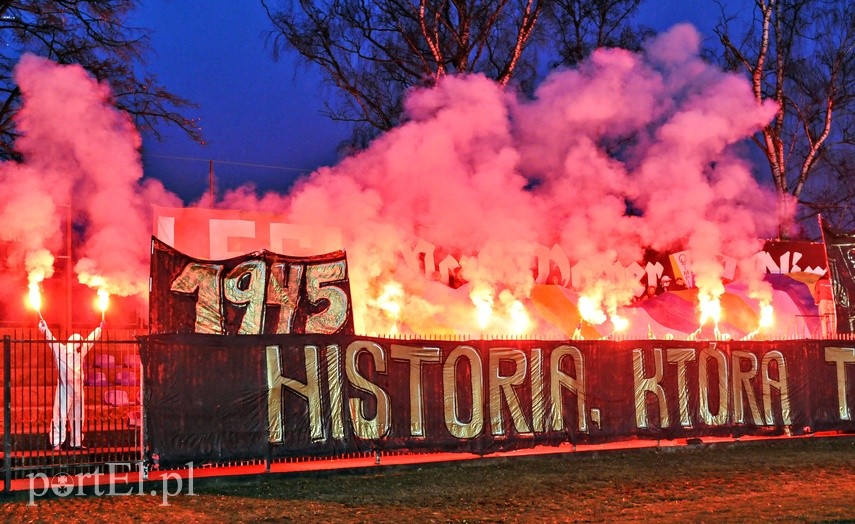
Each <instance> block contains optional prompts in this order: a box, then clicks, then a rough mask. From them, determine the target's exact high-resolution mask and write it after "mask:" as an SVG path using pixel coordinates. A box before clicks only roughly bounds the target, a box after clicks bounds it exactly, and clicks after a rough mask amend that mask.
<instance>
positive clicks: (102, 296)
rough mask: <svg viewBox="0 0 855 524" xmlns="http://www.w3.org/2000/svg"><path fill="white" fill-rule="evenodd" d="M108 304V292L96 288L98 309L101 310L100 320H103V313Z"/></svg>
mask: <svg viewBox="0 0 855 524" xmlns="http://www.w3.org/2000/svg"><path fill="white" fill-rule="evenodd" d="M109 305H110V294H109V293H108V292H107V290H106V289H103V288H102V289H99V290H98V309H100V310H101V321H102V322H103V321H104V314H105V313H106V312H107V307H108V306H109Z"/></svg>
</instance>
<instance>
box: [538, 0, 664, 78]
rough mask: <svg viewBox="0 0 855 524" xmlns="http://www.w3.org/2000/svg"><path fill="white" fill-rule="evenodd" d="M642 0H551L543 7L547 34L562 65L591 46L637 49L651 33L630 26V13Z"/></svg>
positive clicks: (578, 59) (578, 58)
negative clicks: (547, 25) (547, 28)
mask: <svg viewBox="0 0 855 524" xmlns="http://www.w3.org/2000/svg"><path fill="white" fill-rule="evenodd" d="M643 1H644V0H553V1H552V2H550V3H549V4H548V7H547V9H546V14H547V17H546V18H547V20H548V21H549V26H550V27H549V30H548V34H549V36H550V40H551V41H552V42H553V46H554V48H555V51H556V52H557V53H558V55H559V62H560V63H561V64H563V65H575V64H578V63H579V62H581V61H582V60H584V59H585V58H586V57H587V56H588V55H590V54H591V53H592V52H593V51H594V50H595V49H598V48H601V47H620V48H623V49H632V50H638V49H640V48H641V43H642V40H643V39H644V38H645V37H647V36H652V34H653V31H652V30H651V29H647V28H643V27H641V28H637V27H633V25H632V23H631V22H632V20H633V16H634V15H635V14H636V13H637V12H638V8H639V6H641V4H642V2H643Z"/></svg>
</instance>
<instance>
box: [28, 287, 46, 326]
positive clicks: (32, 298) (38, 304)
mask: <svg viewBox="0 0 855 524" xmlns="http://www.w3.org/2000/svg"><path fill="white" fill-rule="evenodd" d="M27 295H28V298H29V302H30V307H31V308H33V309H34V310H35V311H36V312H37V313H38V314H39V318H42V293H41V290H39V283H38V282H36V281H32V280H31V281H30V285H29V293H28V294H27Z"/></svg>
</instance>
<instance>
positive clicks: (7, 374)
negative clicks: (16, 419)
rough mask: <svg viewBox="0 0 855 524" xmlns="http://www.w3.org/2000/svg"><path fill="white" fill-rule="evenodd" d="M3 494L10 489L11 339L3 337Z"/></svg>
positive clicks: (7, 336) (6, 336)
mask: <svg viewBox="0 0 855 524" xmlns="http://www.w3.org/2000/svg"><path fill="white" fill-rule="evenodd" d="M3 473H4V477H3V478H4V482H3V492H4V493H9V492H10V491H11V489H12V338H11V337H10V336H9V335H5V336H4V337H3Z"/></svg>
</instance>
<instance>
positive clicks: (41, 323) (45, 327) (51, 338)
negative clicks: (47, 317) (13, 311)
mask: <svg viewBox="0 0 855 524" xmlns="http://www.w3.org/2000/svg"><path fill="white" fill-rule="evenodd" d="M39 331H41V332H42V334H44V336H45V338H46V339H48V340H49V341H51V342H55V341H56V339H55V338H54V336H53V333H51V332H50V329H49V328H48V325H47V322H45V321H44V319H42V320H39Z"/></svg>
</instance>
